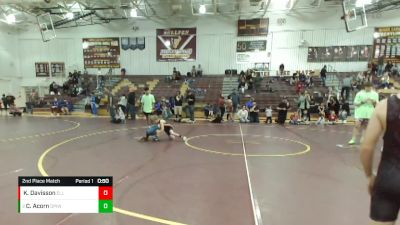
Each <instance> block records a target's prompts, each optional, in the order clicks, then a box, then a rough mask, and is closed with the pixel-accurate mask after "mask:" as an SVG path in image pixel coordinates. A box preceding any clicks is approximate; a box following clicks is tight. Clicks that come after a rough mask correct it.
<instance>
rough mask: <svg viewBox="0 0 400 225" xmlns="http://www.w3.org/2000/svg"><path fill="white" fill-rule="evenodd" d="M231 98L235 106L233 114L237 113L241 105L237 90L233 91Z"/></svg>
mask: <svg viewBox="0 0 400 225" xmlns="http://www.w3.org/2000/svg"><path fill="white" fill-rule="evenodd" d="M231 98H232V104H233V112H234V113H236V112H237V110H238V106H239V104H240V96H239V94H238V93H237V92H236V90H235V89H233V92H232V93H231Z"/></svg>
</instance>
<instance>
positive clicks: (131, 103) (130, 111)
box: [126, 88, 136, 120]
mask: <svg viewBox="0 0 400 225" xmlns="http://www.w3.org/2000/svg"><path fill="white" fill-rule="evenodd" d="M135 104H136V93H135V90H134V89H133V88H130V89H129V94H128V99H127V104H126V106H127V110H126V115H127V116H126V118H129V116H130V117H131V120H136V108H135Z"/></svg>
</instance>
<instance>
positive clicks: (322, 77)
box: [321, 65, 326, 87]
mask: <svg viewBox="0 0 400 225" xmlns="http://www.w3.org/2000/svg"><path fill="white" fill-rule="evenodd" d="M321 80H322V86H323V87H325V85H326V83H325V81H326V65H324V67H323V68H322V70H321Z"/></svg>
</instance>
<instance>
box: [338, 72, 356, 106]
mask: <svg viewBox="0 0 400 225" xmlns="http://www.w3.org/2000/svg"><path fill="white" fill-rule="evenodd" d="M352 85H353V78H352V77H351V76H350V75H347V76H346V77H345V78H344V79H343V83H342V91H341V93H340V95H341V96H342V98H344V99H346V100H349V95H350V89H351V86H352ZM345 92H346V95H343V94H344V93H345Z"/></svg>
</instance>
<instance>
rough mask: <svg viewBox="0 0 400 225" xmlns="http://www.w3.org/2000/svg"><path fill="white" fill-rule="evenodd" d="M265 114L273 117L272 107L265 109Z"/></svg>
mask: <svg viewBox="0 0 400 225" xmlns="http://www.w3.org/2000/svg"><path fill="white" fill-rule="evenodd" d="M265 116H266V117H272V109H266V110H265Z"/></svg>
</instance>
